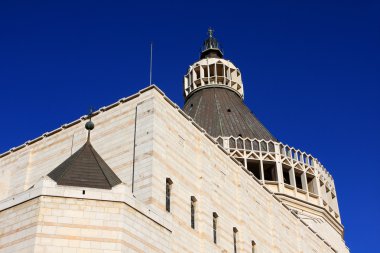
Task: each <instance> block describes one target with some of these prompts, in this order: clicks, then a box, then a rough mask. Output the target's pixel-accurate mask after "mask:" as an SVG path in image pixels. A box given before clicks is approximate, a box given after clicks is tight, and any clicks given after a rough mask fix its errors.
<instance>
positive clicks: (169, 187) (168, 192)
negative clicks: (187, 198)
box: [166, 178, 173, 213]
mask: <svg viewBox="0 0 380 253" xmlns="http://www.w3.org/2000/svg"><path fill="white" fill-rule="evenodd" d="M172 185H173V181H172V180H171V179H170V178H166V211H167V212H169V213H170V197H171V191H172Z"/></svg>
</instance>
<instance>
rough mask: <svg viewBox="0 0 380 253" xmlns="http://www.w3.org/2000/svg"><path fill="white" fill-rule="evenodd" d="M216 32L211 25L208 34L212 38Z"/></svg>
mask: <svg viewBox="0 0 380 253" xmlns="http://www.w3.org/2000/svg"><path fill="white" fill-rule="evenodd" d="M213 34H214V30H213V29H212V28H211V27H209V28H208V36H209V37H210V38H212V35H213Z"/></svg>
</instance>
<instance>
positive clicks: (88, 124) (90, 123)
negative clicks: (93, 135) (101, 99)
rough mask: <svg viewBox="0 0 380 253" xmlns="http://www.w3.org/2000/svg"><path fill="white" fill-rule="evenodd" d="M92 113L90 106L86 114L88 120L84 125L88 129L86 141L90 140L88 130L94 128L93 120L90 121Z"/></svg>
mask: <svg viewBox="0 0 380 253" xmlns="http://www.w3.org/2000/svg"><path fill="white" fill-rule="evenodd" d="M92 114H93V111H92V108H90V111H89V113H88V116H87V117H88V119H89V121H87V123H86V125H85V127H86V129H87V130H88V134H87V141H90V132H91V130H92V129H94V128H95V124H94V122H92V121H91V118H92Z"/></svg>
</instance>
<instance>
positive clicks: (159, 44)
mask: <svg viewBox="0 0 380 253" xmlns="http://www.w3.org/2000/svg"><path fill="white" fill-rule="evenodd" d="M379 13H380V2H379V1H339V2H338V1H331V0H329V1H325V0H319V1H271V0H268V1H247V2H244V1H243V2H242V1H215V0H214V1H183V2H179V1H170V2H162V1H153V2H151V3H150V2H148V1H133V2H130V3H127V1H24V2H21V1H7V0H2V1H1V2H0V26H1V27H0V88H1V89H0V108H1V124H0V153H2V152H5V151H6V150H8V149H10V148H11V147H14V146H18V145H20V144H22V143H24V142H25V141H27V140H29V139H33V138H35V137H37V136H39V135H41V134H43V133H45V132H47V131H50V130H53V129H55V128H57V127H59V126H60V125H62V124H64V123H67V122H70V121H72V120H75V119H77V118H78V117H80V116H82V115H84V114H86V113H87V111H88V108H89V107H90V106H93V107H94V108H99V107H102V106H104V105H108V104H110V103H112V102H114V101H116V100H118V99H119V98H121V97H125V96H128V95H131V94H132V93H135V92H137V91H138V90H140V89H142V88H144V87H145V86H147V85H148V83H149V47H150V42H151V41H153V43H154V60H153V62H154V70H153V72H154V74H153V81H154V83H156V84H157V85H158V86H159V87H160V88H161V89H162V90H163V91H164V92H165V93H166V94H167V95H168V97H170V98H171V99H172V100H174V101H175V102H176V103H177V104H179V105H180V106H182V105H183V97H182V78H183V75H184V74H185V72H186V70H187V68H188V66H189V65H190V64H191V63H193V62H194V61H196V60H197V59H198V56H199V48H200V46H201V43H202V41H203V39H205V37H206V31H207V28H208V27H209V26H212V27H213V28H214V29H215V31H216V32H215V35H216V37H217V38H218V39H219V41H220V42H221V43H222V45H223V48H224V51H225V57H226V58H227V59H230V60H232V61H233V62H234V63H235V64H236V65H237V66H238V67H239V68H240V70H241V72H242V75H243V82H244V85H245V102H246V104H247V105H248V106H249V107H250V108H251V109H252V111H254V112H255V114H256V115H257V116H258V117H259V118H260V119H261V121H262V122H263V123H264V124H265V125H266V126H267V127H268V129H269V130H270V131H271V132H272V133H273V134H274V135H275V136H276V137H277V138H279V139H280V140H281V141H282V142H284V143H287V144H290V145H292V146H295V147H297V148H300V149H302V150H305V151H306V152H309V153H311V154H313V155H314V156H315V157H317V158H319V159H320V161H321V162H322V163H323V164H324V165H325V166H326V167H327V169H328V170H329V171H330V172H331V173H332V175H333V176H334V179H335V183H336V186H337V193H338V200H339V204H340V209H341V216H342V219H343V224H344V226H345V229H346V235H345V240H346V242H347V245H348V246H349V247H350V248H351V251H352V252H375V251H378V241H379V239H380V233H379V227H380V222H379V215H380V203H379V195H378V194H379V193H378V192H379V187H380V184H379V177H380V166H379V160H378V159H379V158H380V155H379V150H380V146H379V144H380V143H379V141H380V134H379V130H380V119H379V116H380V102H379V95H380V94H379V93H380V92H379V91H380V88H379V85H380V74H379V70H380V64H379V63H380V61H379V60H380V59H379V58H380V55H379V53H380V49H379V47H380V35H379V34H380V15H379Z"/></svg>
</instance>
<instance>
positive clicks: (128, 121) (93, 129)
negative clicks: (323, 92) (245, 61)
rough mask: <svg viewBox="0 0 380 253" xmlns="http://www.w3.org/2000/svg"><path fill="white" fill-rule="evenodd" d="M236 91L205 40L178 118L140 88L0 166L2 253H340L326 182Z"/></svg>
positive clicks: (236, 83)
mask: <svg viewBox="0 0 380 253" xmlns="http://www.w3.org/2000/svg"><path fill="white" fill-rule="evenodd" d="M248 74H249V73H248ZM242 80H243V79H242V73H241V72H240V70H239V68H238V67H237V66H235V65H234V64H233V63H232V61H230V60H227V59H225V58H224V52H223V50H222V49H221V47H220V45H219V42H218V40H217V39H216V38H215V36H214V33H213V31H212V30H211V29H210V30H209V33H208V36H207V38H206V39H205V41H204V42H203V45H202V50H201V53H200V58H199V60H198V61H196V62H194V63H193V64H192V65H190V67H189V68H188V70H187V71H186V74H185V76H184V79H183V92H184V93H183V94H184V99H185V105H184V107H183V108H180V107H179V106H178V105H176V104H175V103H174V102H173V101H171V100H170V98H168V97H167V96H166V95H165V94H164V93H163V92H162V91H161V90H160V88H159V87H158V86H156V85H150V86H148V87H146V88H145V89H143V90H140V91H139V92H137V93H135V94H131V95H129V96H127V97H122V98H121V99H119V100H117V101H116V102H115V103H113V104H110V105H105V106H104V107H102V108H99V109H97V110H95V111H92V112H91V113H89V114H88V115H84V116H82V117H81V118H79V119H76V120H74V121H72V122H69V123H67V124H64V125H62V126H60V127H58V128H56V129H54V130H52V131H49V132H46V133H44V134H42V135H41V136H39V137H37V138H35V139H33V140H28V141H26V142H25V143H24V144H21V145H19V146H17V147H14V148H11V149H10V150H9V151H7V152H5V153H3V154H0V252H2V253H14V252H25V253H26V252H46V253H52V252H54V253H66V252H67V253H71V252H73V253H82V252H83V253H84V252H91V253H92V252H95V253H106V252H108V253H119V252H131V253H132V252H139V253H141V252H162V253H164V252H173V253H177V252H188V253H190V252H194V253H200V252H204V253H210V252H219V253H227V252H228V253H301V252H302V253H324V252H326V253H327V252H331V253H334V252H335V253H336V252H339V253H346V252H349V249H348V247H347V246H346V244H345V241H344V227H343V225H342V222H341V213H340V210H339V206H338V199H337V193H336V188H335V184H334V179H333V177H332V175H331V174H330V173H329V172H328V170H327V169H326V168H325V167H324V166H323V164H322V163H321V162H320V161H319V160H318V159H317V158H316V157H314V156H313V155H311V154H308V153H305V152H304V151H302V150H300V149H298V148H297V147H293V146H289V145H287V144H286V143H283V142H281V137H280V136H274V135H273V134H272V133H271V132H270V131H269V130H268V129H267V128H266V127H265V126H264V125H263V124H262V123H261V122H260V120H259V119H258V118H257V117H256V116H255V115H254V113H253V112H251V110H250V109H249V108H248V107H247V106H246V105H245V104H244V97H245V96H244V85H243V81H242ZM248 85H249V84H248ZM127 95H128V94H127ZM43 130H44V129H41V132H42V131H43Z"/></svg>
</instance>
